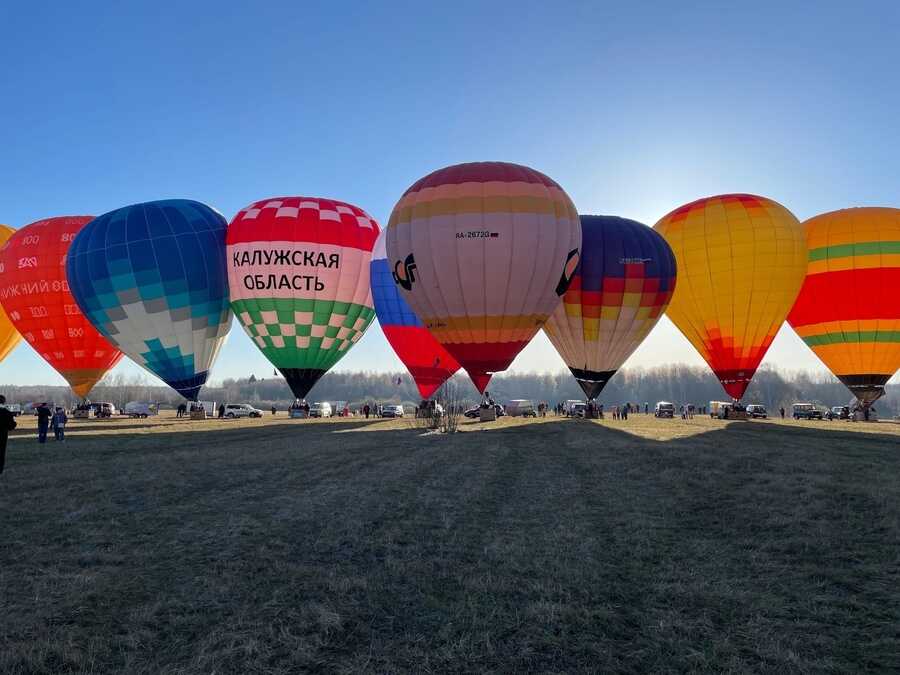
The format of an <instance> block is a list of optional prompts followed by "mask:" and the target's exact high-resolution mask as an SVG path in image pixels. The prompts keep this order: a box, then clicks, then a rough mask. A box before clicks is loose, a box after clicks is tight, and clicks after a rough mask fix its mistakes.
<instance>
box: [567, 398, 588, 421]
mask: <svg viewBox="0 0 900 675" xmlns="http://www.w3.org/2000/svg"><path fill="white" fill-rule="evenodd" d="M577 405H580V406H585V405H587V404H586V403H585V402H584V401H581V400H579V399H577V398H570V399H569V400H568V401H566V410H565V412H566V417H575V416H576V415H575V406H577Z"/></svg>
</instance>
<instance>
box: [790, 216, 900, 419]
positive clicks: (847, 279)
mask: <svg viewBox="0 0 900 675" xmlns="http://www.w3.org/2000/svg"><path fill="white" fill-rule="evenodd" d="M803 226H804V228H805V230H806V242H807V246H808V248H809V259H808V264H807V269H806V279H805V280H804V282H803V287H802V288H801V289H800V295H799V297H798V298H797V302H796V304H795V305H794V308H793V309H792V310H791V313H790V315H789V316H788V322H789V323H790V324H791V326H792V327H793V328H794V330H795V331H796V332H797V335H799V336H800V337H801V338H802V339H803V341H804V342H805V343H806V344H807V345H809V347H810V349H812V350H813V352H815V354H816V356H818V357H819V358H820V359H822V361H823V362H824V363H825V365H826V366H828V367H829V368H830V369H831V372H833V373H834V374H835V375H836V376H837V378H838V379H839V380H840V381H841V382H843V383H844V384H845V385H846V386H847V388H848V389H850V391H852V392H853V394H854V395H855V396H856V397H857V399H858V400H859V401H860V402H861V403H863V404H864V405H868V404H870V403H872V402H873V401H875V400H876V399H878V398H879V397H880V396H882V395H883V394H884V385H885V383H886V382H887V381H888V380H889V379H891V377H892V376H893V374H894V373H895V372H897V369H898V368H900V295H898V293H897V289H900V209H891V208H858V209H844V210H842V211H833V212H831V213H825V214H822V215H820V216H816V217H815V218H810V219H809V220H807V221H806V222H805V223H804V224H803Z"/></svg>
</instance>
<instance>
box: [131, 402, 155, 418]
mask: <svg viewBox="0 0 900 675" xmlns="http://www.w3.org/2000/svg"><path fill="white" fill-rule="evenodd" d="M125 414H126V415H128V416H129V417H150V416H151V415H158V414H159V405H158V404H156V403H144V402H143V401H129V402H128V403H126V404H125Z"/></svg>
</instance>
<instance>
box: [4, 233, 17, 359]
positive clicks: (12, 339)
mask: <svg viewBox="0 0 900 675" xmlns="http://www.w3.org/2000/svg"><path fill="white" fill-rule="evenodd" d="M14 233H15V230H14V229H12V228H11V227H9V226H8V225H0V247H2V246H3V244H5V243H6V242H7V241H8V240H9V238H10V237H11V236H12V235H13V234H14ZM4 272H5V268H4V266H3V263H2V262H0V275H2V274H3V273H4ZM0 278H2V277H0ZM21 339H22V336H21V335H19V331H17V330H16V327H15V326H13V324H12V321H10V320H9V317H8V316H7V315H6V312H5V311H4V310H3V307H0V361H2V360H3V359H5V358H6V357H7V356H9V354H10V352H11V351H12V350H13V349H15V348H16V345H17V344H19V340H21Z"/></svg>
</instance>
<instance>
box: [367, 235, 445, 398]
mask: <svg viewBox="0 0 900 675" xmlns="http://www.w3.org/2000/svg"><path fill="white" fill-rule="evenodd" d="M386 232H387V230H385V231H383V232H382V233H381V234H379V235H378V239H377V240H376V241H375V248H374V249H373V251H372V264H371V267H370V276H371V279H372V299H373V300H374V302H375V314H376V316H377V317H378V323H379V324H381V330H382V331H383V332H384V336H385V337H386V338H387V341H388V342H389V343H390V345H391V347H393V348H394V352H396V354H397V357H398V358H399V359H400V360H401V361H402V362H403V365H405V366H406V367H407V369H408V370H409V372H410V374H411V375H412V377H413V380H414V381H415V383H416V386H417V387H418V388H419V394H421V396H422V398H423V399H428V398H431V396H432V394H434V392H435V391H437V389H438V387H440V386H441V385H442V384H443V383H444V382H445V381H446V380H447V378H449V377H450V376H451V375H453V373H455V372H456V371H457V370H459V364H458V363H457V362H456V359H454V358H453V357H452V356H450V354H449V352H448V351H447V350H446V349H444V348H443V347H442V346H441V344H440V343H439V342H438V341H437V340H435V339H434V337H433V336H432V335H431V333H429V332H428V329H427V328H425V326H424V324H423V323H422V322H421V321H420V320H419V318H418V317H417V316H416V315H415V313H414V312H413V311H412V309H410V307H409V305H408V304H406V300H404V299H403V296H402V295H400V290H399V288H398V287H397V284H395V283H394V278H393V277H392V276H391V268H390V266H389V265H388V261H387V252H386V249H385V246H384V240H385V234H386Z"/></svg>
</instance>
